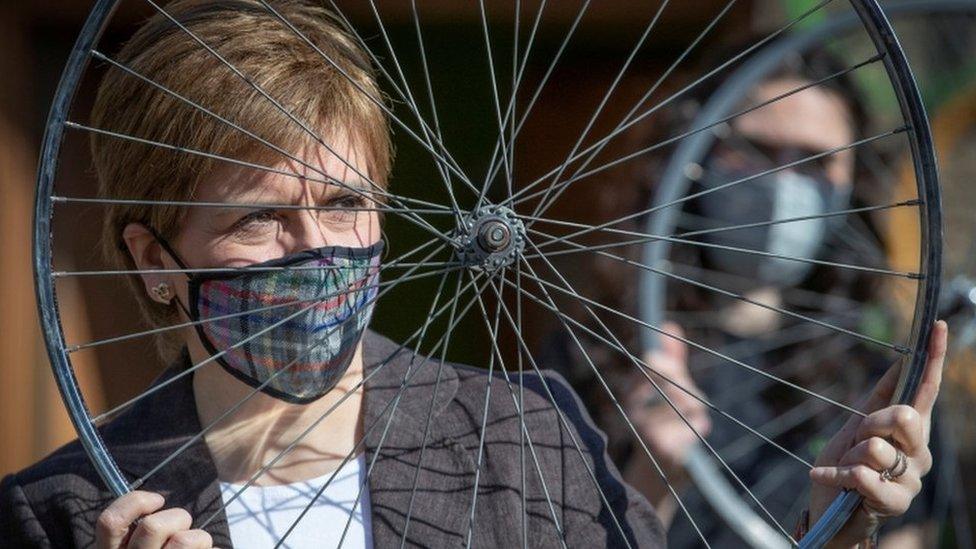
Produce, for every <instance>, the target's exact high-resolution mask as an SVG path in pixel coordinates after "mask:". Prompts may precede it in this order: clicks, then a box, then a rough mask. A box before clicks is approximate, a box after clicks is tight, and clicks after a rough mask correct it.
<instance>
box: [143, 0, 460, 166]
mask: <svg viewBox="0 0 976 549" xmlns="http://www.w3.org/2000/svg"><path fill="white" fill-rule="evenodd" d="M146 1H147V2H151V1H152V0H146ZM258 1H259V2H260V3H261V5H262V6H264V8H265V9H266V10H268V12H269V13H271V14H272V15H274V16H275V17H276V18H277V19H278V20H279V21H281V23H282V24H283V25H285V26H286V27H288V29H289V30H291V32H293V33H294V34H295V36H297V37H298V38H299V39H301V40H302V41H303V42H305V43H306V44H307V45H308V46H309V47H310V48H312V49H313V50H314V51H315V52H316V53H317V54H318V55H319V56H320V57H322V59H323V60H324V61H326V62H327V63H329V65H331V66H332V67H333V68H334V69H336V70H337V71H338V72H339V74H341V75H342V76H343V77H344V78H345V79H346V80H347V81H349V83H350V84H352V85H353V86H354V87H355V88H356V89H357V90H359V91H360V92H361V93H362V94H363V95H364V96H365V97H366V99H368V100H369V101H370V102H371V103H373V104H375V105H376V106H377V107H379V108H380V109H381V110H382V111H383V112H384V113H386V115H387V116H389V117H390V120H392V121H393V122H394V123H395V124H396V125H397V126H399V127H400V128H401V129H402V130H403V131H404V132H406V133H407V135H409V136H410V137H412V138H413V139H414V140H415V141H416V142H417V144H419V145H420V146H421V147H423V148H424V149H426V150H427V152H429V153H430V154H432V155H433V156H434V158H435V159H437V160H438V162H440V163H441V164H442V165H443V166H444V167H445V168H447V169H448V170H450V171H452V172H453V173H454V175H456V176H457V177H458V178H460V179H461V180H462V181H468V182H469V183H470V180H468V177H467V176H466V175H464V173H463V172H461V170H460V169H459V168H458V167H457V165H456V163H454V162H453V159H451V158H450V155H448V156H447V158H445V157H444V156H442V155H441V154H440V153H438V152H437V151H435V150H434V148H433V147H432V146H431V145H430V144H428V142H427V141H425V140H424V139H423V138H421V137H420V136H419V135H417V134H416V132H414V131H413V130H412V129H410V127H409V126H407V125H406V124H405V123H404V122H403V121H402V120H400V119H399V118H398V117H397V116H396V115H395V114H393V111H391V110H390V108H389V107H387V106H386V104H385V103H384V102H383V101H382V100H381V99H379V98H377V97H374V96H373V95H372V94H371V93H369V92H368V91H367V90H365V89H364V88H363V87H362V85H360V83H359V82H357V81H356V79H354V78H353V77H352V76H350V75H349V73H348V72H346V70H345V69H343V68H342V67H340V66H339V64H338V63H336V62H335V60H333V59H332V58H331V57H329V56H328V55H327V54H326V53H325V52H324V51H322V49H321V48H319V47H318V45H316V44H315V43H314V42H312V41H311V40H309V39H308V37H307V36H305V34H304V33H302V31H300V30H299V29H298V28H297V27H295V25H293V24H292V23H291V21H288V20H287V19H286V18H285V17H283V16H282V15H281V14H280V13H278V11H277V10H275V9H274V8H273V7H271V5H270V4H268V3H267V2H266V1H265V0H258ZM380 25H381V28H382V22H380ZM383 32H384V34H385V30H384V31H383ZM391 51H392V47H391ZM408 93H409V91H408ZM411 97H412V96H411ZM410 102H411V103H413V101H410ZM414 105H415V104H414ZM415 108H416V107H415ZM417 117H418V119H420V124H421V126H422V127H424V128H425V129H424V131H425V132H428V131H429V130H430V128H429V126H427V123H426V122H424V120H423V118H422V117H421V116H420V113H419V112H417ZM428 135H429V134H428ZM438 145H439V147H440V148H441V150H444V151H445V152H446V149H444V145H443V144H442V143H438ZM449 159H450V160H449Z"/></svg>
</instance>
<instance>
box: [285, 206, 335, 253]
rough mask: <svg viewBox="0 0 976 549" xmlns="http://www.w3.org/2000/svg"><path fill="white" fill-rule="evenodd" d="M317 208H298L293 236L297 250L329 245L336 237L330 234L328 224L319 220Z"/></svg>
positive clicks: (293, 225) (293, 226)
mask: <svg viewBox="0 0 976 549" xmlns="http://www.w3.org/2000/svg"><path fill="white" fill-rule="evenodd" d="M318 217H319V216H317V215H316V210H313V209H307V210H296V211H295V221H294V223H293V224H292V231H291V232H292V233H293V234H292V235H291V236H292V238H293V239H294V244H295V248H297V249H296V250H295V251H301V250H309V249H313V248H322V247H324V246H329V245H330V244H331V243H332V241H333V240H334V238H332V235H330V234H329V230H328V228H327V227H326V226H324V225H323V224H322V223H320V222H319V219H318Z"/></svg>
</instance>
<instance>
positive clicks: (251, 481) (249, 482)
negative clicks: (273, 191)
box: [200, 283, 474, 528]
mask: <svg viewBox="0 0 976 549" xmlns="http://www.w3.org/2000/svg"><path fill="white" fill-rule="evenodd" d="M470 287H471V283H469V284H468V285H467V286H466V287H465V290H462V291H466V290H467V288H470ZM472 305H474V299H473V298H472V299H471V301H470V302H469V303H468V305H467V306H465V308H464V312H462V313H461V317H463V316H464V314H465V313H466V312H467V311H468V309H470V308H471V306H472ZM446 309H447V307H446V306H445V307H442V308H441V310H440V311H438V312H437V313H435V314H436V315H440V314H441V313H443V312H444V311H445V310H446ZM419 335H420V329H419V328H418V329H417V330H416V331H415V332H414V333H413V335H411V336H410V337H409V338H408V339H407V341H406V342H404V343H402V344H400V345H399V346H398V347H397V348H396V349H395V350H394V351H393V352H392V353H390V354H389V355H388V356H387V358H386V359H384V360H383V361H382V362H381V363H380V364H379V365H377V366H376V367H375V368H374V369H373V371H372V372H370V373H369V374H368V375H366V376H364V378H363V379H362V380H360V381H359V382H357V383H356V385H355V386H354V387H353V388H352V389H351V390H350V391H349V392H347V393H346V394H345V395H343V396H342V397H341V399H340V400H339V401H338V402H336V403H335V404H333V405H332V406H330V407H329V409H328V410H326V411H325V413H323V414H322V415H321V416H319V417H318V418H316V419H315V421H313V422H312V423H311V424H310V425H309V426H308V427H307V428H306V429H305V430H304V431H302V432H301V433H300V434H299V435H298V436H297V437H296V438H295V439H294V440H293V441H292V442H291V443H290V444H289V445H288V446H287V447H285V449H284V450H282V451H281V452H280V453H279V454H278V455H277V456H275V457H274V458H273V459H272V460H271V461H269V462H268V463H266V464H265V465H263V466H261V468H260V469H258V471H256V472H255V473H254V474H253V475H252V476H251V477H250V478H249V479H248V480H247V482H246V483H245V484H244V485H243V486H242V487H241V488H240V489H239V490H237V491H236V492H235V493H234V494H233V495H232V496H231V497H230V498H229V499H228V500H227V501H226V502H225V503H224V507H226V506H228V505H230V504H231V503H232V502H233V501H235V500H236V499H237V498H238V497H240V495H241V494H243V493H244V491H245V490H247V489H248V488H250V487H251V485H253V484H254V482H255V481H257V479H258V478H260V477H261V476H262V475H264V474H265V473H266V472H268V471H269V470H270V469H271V468H272V467H274V466H275V464H277V463H278V461H280V460H281V459H282V458H283V457H285V456H286V455H287V454H288V453H290V452H291V451H292V450H293V449H294V448H295V447H296V446H297V445H298V444H300V443H301V441H302V440H304V439H305V437H306V436H308V434H309V433H311V432H312V430H313V429H315V427H316V426H318V425H319V424H320V423H321V422H322V421H324V420H325V418H326V417H328V414H331V413H332V411H333V410H335V409H336V408H337V407H338V406H339V405H340V404H341V403H342V402H343V401H344V400H345V399H347V398H349V396H351V395H352V394H354V393H355V392H356V391H358V390H359V388H360V387H362V386H364V385H365V384H366V382H367V381H368V380H369V379H371V378H372V376H374V375H376V374H377V373H378V372H379V371H381V370H383V369H384V368H385V367H386V366H387V365H388V364H389V363H390V361H392V360H393V358H394V357H396V355H397V354H399V353H400V351H402V350H403V349H404V347H405V346H406V344H407V342H409V341H412V340H413V339H415V338H416V337H417V336H419ZM442 341H443V338H442ZM320 343H321V341H320ZM435 350H436V347H435ZM419 371H420V370H416V371H414V372H413V373H412V374H411V377H410V380H407V384H409V382H410V381H411V380H412V379H413V377H414V376H416V374H417V372H419ZM404 388H405V385H404V386H401V388H400V391H403V390H404ZM253 394H254V393H252V395H253ZM392 405H393V400H392V399H391V400H390V401H389V402H387V404H386V406H385V407H384V408H383V410H382V411H380V413H379V415H378V416H377V419H376V421H374V422H373V424H372V425H371V426H370V427H369V428H368V429H367V430H366V431H365V432H364V434H363V437H362V438H361V439H360V441H359V442H358V443H357V447H358V446H360V445H362V444H364V441H365V440H366V439H367V436H368V434H369V432H371V430H372V429H373V428H374V427H375V426H376V425H379V422H380V419H381V418H382V417H383V416H384V415H385V414H386V411H387V410H389V408H390V406H392ZM353 450H354V452H355V450H356V448H353ZM354 452H350V455H348V456H346V457H347V458H349V457H350V456H351V455H354ZM337 471H338V469H337V470H336V472H337ZM334 476H335V475H333V477H334ZM331 478H332V477H330V480H331ZM326 486H327V485H326ZM321 490H322V491H324V490H325V486H323V488H322V489H321ZM221 512H223V508H221V509H218V510H217V511H214V513H213V514H211V515H210V516H209V517H208V518H207V519H206V520H205V521H204V522H203V524H202V525H201V526H200V527H201V528H206V526H207V525H208V524H210V522H212V521H213V519H214V518H216V517H217V516H218V515H219V514H220V513H221Z"/></svg>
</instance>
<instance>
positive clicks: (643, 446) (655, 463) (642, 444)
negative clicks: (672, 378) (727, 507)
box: [516, 262, 709, 547]
mask: <svg viewBox="0 0 976 549" xmlns="http://www.w3.org/2000/svg"><path fill="white" fill-rule="evenodd" d="M526 266H528V263H527V262H526ZM516 291H518V292H519V294H521V295H525V296H527V297H529V298H530V299H533V300H534V301H536V303H539V304H540V305H542V306H543V307H545V308H547V309H549V310H550V311H552V312H553V313H555V315H556V319H557V320H559V322H560V324H561V325H562V326H563V328H564V329H565V330H566V331H567V333H569V335H570V337H571V338H572V340H573V342H574V343H575V344H576V346H577V348H578V349H579V350H580V352H581V353H582V355H583V358H584V359H585V360H586V363H587V365H589V367H590V369H591V370H593V373H594V374H595V375H596V378H597V380H598V381H599V382H600V385H601V386H602V387H603V389H604V391H606V393H607V396H608V397H609V398H610V401H611V402H612V403H613V405H614V407H615V408H616V409H617V411H618V412H619V413H620V415H621V418H622V419H623V420H624V422H625V423H626V424H627V427H628V428H629V429H630V432H631V434H632V435H633V436H634V441H635V442H636V443H637V444H638V445H639V446H640V447H641V449H642V450H643V451H644V455H646V456H647V458H648V459H649V460H650V461H651V464H652V465H653V466H654V469H655V470H656V472H657V474H658V476H660V477H661V480H663V481H664V485H665V486H667V488H668V491H669V492H670V493H671V496H672V497H674V499H675V501H676V502H677V503H678V506H679V507H680V508H681V510H682V512H683V513H684V515H685V516H686V517H687V518H688V522H690V523H691V525H692V527H694V529H695V532H697V533H698V536H699V538H701V540H702V543H704V544H705V546H706V547H709V544H708V540H707V539H705V535H704V534H703V533H702V531H701V530H700V529H699V527H698V524H697V523H696V522H695V519H694V517H692V516H691V513H690V512H689V511H688V509H687V508H686V507H685V504H684V501H683V500H682V499H681V496H679V495H678V492H677V491H676V490H675V489H674V486H673V485H672V484H671V481H670V480H669V479H668V476H667V474H666V473H665V472H664V469H663V468H662V467H661V466H660V464H659V463H658V461H657V459H656V458H655V457H654V454H653V453H652V452H651V450H650V448H648V447H647V444H646V443H645V442H644V439H643V437H642V436H640V434H639V433H638V431H637V429H636V427H634V424H633V422H632V421H631V420H630V417H629V416H628V415H627V412H625V411H624V409H623V407H622V406H621V405H620V402H619V401H618V400H617V397H616V395H614V394H613V391H612V390H611V389H610V387H609V386H608V385H607V383H606V380H605V379H604V378H603V376H602V375H600V372H599V369H597V367H596V365H595V364H593V361H592V359H591V358H590V355H589V353H588V352H587V351H586V349H585V348H584V346H583V344H582V343H581V342H580V341H579V338H578V337H577V336H576V333H575V332H574V331H573V330H572V329H571V328H570V327H569V325H568V324H567V323H566V319H565V318H564V316H565V315H564V314H563V313H561V312H560V311H559V308H558V307H556V304H555V302H553V300H552V297H551V296H550V295H549V293H548V292H547V291H546V290H545V288H542V292H543V294H544V296H545V297H546V301H547V302H548V304H546V303H543V302H542V301H541V300H538V299H537V298H535V296H532V295H531V294H530V293H529V292H527V291H525V290H523V289H522V288H521V284H520V285H519V286H516ZM519 301H521V298H520V299H519ZM520 356H521V353H520Z"/></svg>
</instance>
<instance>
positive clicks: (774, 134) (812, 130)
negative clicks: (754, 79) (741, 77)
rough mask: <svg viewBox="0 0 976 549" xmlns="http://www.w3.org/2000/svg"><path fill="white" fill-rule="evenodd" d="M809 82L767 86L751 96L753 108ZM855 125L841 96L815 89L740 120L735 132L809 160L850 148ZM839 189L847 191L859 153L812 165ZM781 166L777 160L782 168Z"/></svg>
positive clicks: (783, 81) (782, 80)
mask: <svg viewBox="0 0 976 549" xmlns="http://www.w3.org/2000/svg"><path fill="white" fill-rule="evenodd" d="M808 84H810V82H809V81H806V80H800V79H793V78H780V79H774V80H770V81H768V82H764V83H763V84H760V85H759V86H757V87H756V89H755V90H754V91H753V92H752V93H751V94H750V99H749V101H748V104H750V105H752V104H759V103H763V102H766V101H772V100H774V99H775V98H777V97H779V96H781V95H783V94H786V93H788V92H790V91H792V90H795V89H796V88H798V87H800V86H804V85H808ZM852 124H853V121H852V120H851V115H850V113H849V112H848V109H847V106H846V105H845V104H844V101H843V100H842V99H841V98H840V96H838V95H837V94H836V93H833V92H829V91H825V90H823V89H821V88H818V87H812V88H809V89H806V90H803V91H802V92H799V93H795V94H793V95H790V96H788V97H785V98H783V99H780V100H777V101H774V102H772V103H770V104H769V105H766V106H765V107H763V108H761V109H757V110H755V111H752V112H750V113H748V114H745V115H743V116H740V117H738V118H736V120H735V121H734V122H733V129H734V130H735V132H736V133H737V134H738V135H740V136H742V137H744V138H746V139H749V140H750V141H751V142H753V143H755V144H757V145H759V146H761V147H763V148H765V149H781V150H782V149H793V150H797V151H802V152H803V153H805V155H807V156H812V155H816V154H820V153H824V152H826V151H829V150H831V149H835V148H839V147H844V146H846V145H849V144H850V143H851V142H852V141H853V140H854V139H855V137H854V132H853V130H852ZM813 162H815V163H817V164H819V165H820V167H821V168H822V169H823V171H824V174H825V175H826V176H827V179H829V180H830V182H831V183H833V184H834V186H836V187H848V186H850V185H851V184H852V182H853V181H852V180H853V175H854V155H853V152H852V151H851V150H844V151H840V152H838V153H836V154H831V155H827V156H824V157H822V158H820V159H818V160H815V161H813ZM780 164H782V162H777V164H776V165H780Z"/></svg>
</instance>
